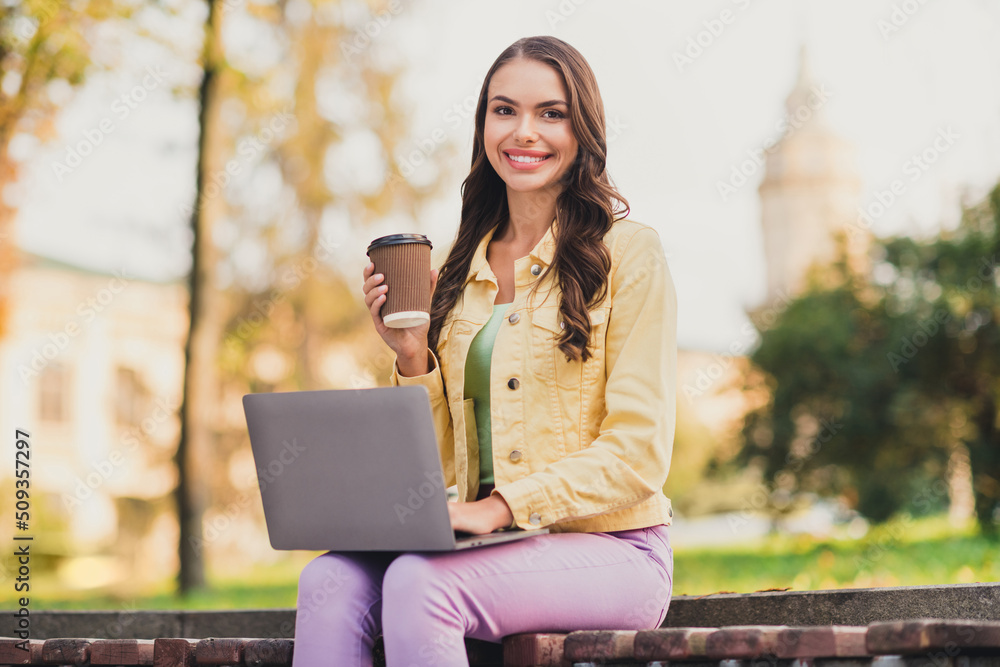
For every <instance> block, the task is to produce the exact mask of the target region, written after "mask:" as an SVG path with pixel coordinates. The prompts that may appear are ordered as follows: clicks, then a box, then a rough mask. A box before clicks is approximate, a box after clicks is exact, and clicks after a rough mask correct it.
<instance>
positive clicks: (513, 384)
mask: <svg viewBox="0 0 1000 667" xmlns="http://www.w3.org/2000/svg"><path fill="white" fill-rule="evenodd" d="M520 386H521V381H520V380H518V379H517V378H511V379H509V380H507V387H509V388H510V389H517V388H518V387H520Z"/></svg>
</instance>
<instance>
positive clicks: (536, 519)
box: [528, 512, 542, 526]
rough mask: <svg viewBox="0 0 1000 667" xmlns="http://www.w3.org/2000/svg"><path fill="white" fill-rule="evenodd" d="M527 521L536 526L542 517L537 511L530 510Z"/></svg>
mask: <svg viewBox="0 0 1000 667" xmlns="http://www.w3.org/2000/svg"><path fill="white" fill-rule="evenodd" d="M528 523H530V524H531V525H532V526H537V525H539V524H541V523H542V517H541V515H540V514H539V513H538V512H532V513H531V516H529V517H528Z"/></svg>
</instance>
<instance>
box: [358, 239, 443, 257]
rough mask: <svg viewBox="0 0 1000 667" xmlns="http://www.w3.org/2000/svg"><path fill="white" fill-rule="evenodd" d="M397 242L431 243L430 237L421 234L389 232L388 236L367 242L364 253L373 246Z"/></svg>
mask: <svg viewBox="0 0 1000 667" xmlns="http://www.w3.org/2000/svg"><path fill="white" fill-rule="evenodd" d="M397 243H425V244H427V245H431V242H430V239H428V238H427V237H426V236H424V235H423V234H390V235H389V236H380V237H379V238H377V239H375V240H374V241H372V242H371V243H369V244H368V250H367V251H366V254H367V253H370V252H371V251H372V249H373V248H378V247H380V246H384V245H396V244H397ZM431 247H433V246H431Z"/></svg>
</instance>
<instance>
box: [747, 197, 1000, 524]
mask: <svg viewBox="0 0 1000 667" xmlns="http://www.w3.org/2000/svg"><path fill="white" fill-rule="evenodd" d="M881 248H882V250H883V254H884V257H883V258H882V262H881V264H880V265H879V266H877V267H876V268H875V271H874V276H876V277H878V278H879V279H877V280H876V279H875V278H874V277H870V276H865V275H857V274H855V273H852V271H851V270H850V269H849V268H848V267H847V265H846V263H845V262H844V261H841V262H839V263H838V264H837V265H835V266H834V267H831V270H832V271H833V272H834V274H835V275H838V276H839V280H837V281H836V284H835V286H834V287H832V288H828V289H821V288H815V289H812V290H811V291H809V292H807V293H806V294H804V295H803V296H801V297H799V298H798V299H796V300H794V301H793V302H791V303H790V304H789V305H788V307H787V308H786V310H785V311H784V312H783V313H782V314H781V316H780V317H779V318H778V320H777V321H776V322H775V323H774V325H773V326H772V327H770V328H768V329H767V330H765V331H763V332H762V334H761V344H760V346H759V348H758V349H757V350H756V351H755V352H754V353H753V355H752V357H751V360H752V361H753V363H754V364H755V365H757V366H758V367H759V368H760V369H761V370H763V371H764V372H765V373H766V375H767V377H768V384H769V386H770V389H771V399H770V401H769V402H768V403H767V404H766V405H764V406H763V407H761V408H759V409H757V410H755V411H753V412H751V413H750V414H749V415H748V416H747V418H746V421H745V424H744V428H743V449H742V452H741V454H740V456H739V457H737V459H736V461H737V462H738V463H740V464H748V463H755V464H758V465H759V466H760V467H761V469H762V471H763V473H764V477H765V479H766V480H767V481H768V482H769V483H770V484H772V485H773V488H774V489H775V490H778V491H781V492H783V493H791V492H801V491H814V492H819V493H823V494H841V495H842V496H843V497H844V498H845V499H847V500H848V501H849V502H850V503H851V504H853V505H855V506H856V508H857V509H858V510H859V511H860V512H861V513H862V514H864V515H865V516H867V517H869V518H871V519H873V520H875V521H883V520H886V519H888V518H889V517H890V516H892V515H893V514H894V513H896V512H899V511H902V510H906V511H910V512H915V513H926V512H930V511H934V510H937V509H940V508H941V507H943V506H944V505H945V504H946V503H947V500H948V485H947V483H946V472H947V468H948V461H949V459H950V458H951V457H952V456H953V454H954V453H955V452H956V450H957V449H958V448H963V447H964V448H967V449H968V452H969V459H970V462H971V466H972V473H973V477H974V481H975V484H974V492H975V505H976V516H977V519H978V522H979V525H980V527H981V529H982V530H983V532H984V533H986V534H991V535H993V534H996V531H997V523H996V519H995V514H996V511H997V508H998V504H1000V432H998V428H997V407H998V402H1000V385H998V383H997V382H996V378H997V377H998V370H1000V331H998V322H1000V301H998V299H997V290H998V287H997V281H998V276H1000V272H998V271H997V256H998V253H1000V185H998V186H997V187H996V188H995V189H994V190H993V192H992V193H991V194H990V195H989V196H988V197H987V198H986V199H985V200H984V201H983V202H981V203H980V204H978V205H976V206H973V207H969V208H966V209H965V211H964V212H963V216H962V220H961V223H960V224H959V226H958V228H957V229H956V230H955V231H953V232H947V233H943V234H942V235H941V236H940V237H938V238H935V239H932V240H929V241H918V240H914V239H909V238H895V239H888V240H885V241H884V242H883V243H882V244H881Z"/></svg>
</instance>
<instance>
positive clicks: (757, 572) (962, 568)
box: [674, 517, 1000, 595]
mask: <svg viewBox="0 0 1000 667" xmlns="http://www.w3.org/2000/svg"><path fill="white" fill-rule="evenodd" d="M998 580H1000V542H991V541H990V540H988V539H986V538H983V537H981V536H979V535H978V534H977V533H976V531H975V529H974V527H973V526H972V525H970V526H967V527H965V528H964V529H954V528H952V527H950V526H949V525H948V523H947V520H946V519H945V518H944V517H932V518H927V519H920V520H913V519H908V518H903V519H899V520H897V521H894V522H892V523H889V524H886V525H883V526H879V527H877V528H874V529H872V530H871V531H869V533H868V534H867V535H866V536H865V537H864V538H861V539H857V540H848V539H843V540H816V539H813V538H811V537H808V536H796V537H790V536H771V537H768V538H766V539H764V540H762V541H760V542H758V543H756V544H754V545H751V546H750V547H744V548H733V549H712V550H690V551H678V552H675V553H674V595H707V594H710V593H717V592H721V591H733V592H737V593H748V592H753V591H760V590H768V589H774V588H779V589H783V588H790V589H792V590H823V589H831V588H868V587H877V586H921V585H931V584H958V583H973V582H987V581H998Z"/></svg>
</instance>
